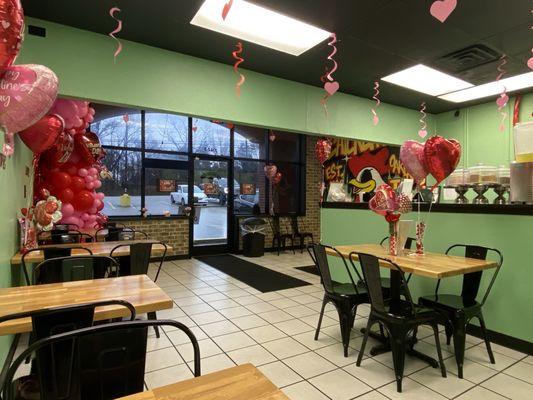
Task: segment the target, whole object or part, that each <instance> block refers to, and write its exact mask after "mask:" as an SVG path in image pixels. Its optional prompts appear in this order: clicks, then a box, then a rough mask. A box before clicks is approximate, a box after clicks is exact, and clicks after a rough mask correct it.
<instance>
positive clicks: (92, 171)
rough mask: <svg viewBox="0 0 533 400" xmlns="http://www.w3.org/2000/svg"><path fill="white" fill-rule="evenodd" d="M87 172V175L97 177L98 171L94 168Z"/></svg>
mask: <svg viewBox="0 0 533 400" xmlns="http://www.w3.org/2000/svg"><path fill="white" fill-rule="evenodd" d="M88 172H89V175H93V176H94V175H98V170H97V169H96V168H94V167H91V168H89V170H88Z"/></svg>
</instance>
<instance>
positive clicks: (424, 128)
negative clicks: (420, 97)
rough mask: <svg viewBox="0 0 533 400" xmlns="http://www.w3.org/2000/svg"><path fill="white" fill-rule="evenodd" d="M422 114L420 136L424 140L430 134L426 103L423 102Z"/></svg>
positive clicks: (421, 106) (421, 105)
mask: <svg viewBox="0 0 533 400" xmlns="http://www.w3.org/2000/svg"><path fill="white" fill-rule="evenodd" d="M420 113H421V114H422V117H420V119H419V121H420V130H419V131H418V136H420V137H421V138H422V139H423V138H425V137H426V136H427V134H428V131H427V128H428V126H427V123H426V118H427V114H426V102H425V101H423V102H422V104H420Z"/></svg>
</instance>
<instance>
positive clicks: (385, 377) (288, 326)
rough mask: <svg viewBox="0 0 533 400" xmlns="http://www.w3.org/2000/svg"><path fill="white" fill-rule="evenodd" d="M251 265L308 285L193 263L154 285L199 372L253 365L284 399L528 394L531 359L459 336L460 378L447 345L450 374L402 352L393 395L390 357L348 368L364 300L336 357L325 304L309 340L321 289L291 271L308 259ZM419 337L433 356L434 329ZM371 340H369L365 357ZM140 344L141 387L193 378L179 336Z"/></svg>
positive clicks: (531, 393)
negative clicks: (267, 285) (265, 283)
mask: <svg viewBox="0 0 533 400" xmlns="http://www.w3.org/2000/svg"><path fill="white" fill-rule="evenodd" d="M249 261H251V262H254V263H257V264H261V265H263V266H265V267H268V268H271V269H273V270H276V271H279V272H282V273H284V274H287V275H291V276H295V277H297V278H300V279H302V280H305V281H307V282H309V283H311V284H312V285H309V286H304V287H300V288H296V289H289V290H283V291H279V292H272V293H261V292H259V291H257V290H255V289H253V288H251V287H249V286H247V285H245V284H243V283H242V282H240V281H238V280H236V279H233V278H231V277H229V276H227V275H225V274H223V273H221V272H220V271H218V270H216V269H214V268H212V267H210V266H208V265H206V264H203V263H201V262H199V261H197V260H195V259H191V260H180V261H171V262H167V263H166V264H165V266H164V268H163V271H162V272H161V274H160V276H159V279H158V282H157V283H158V285H159V286H160V287H162V288H163V289H164V290H165V291H166V292H167V293H168V294H169V296H170V297H172V298H173V299H174V302H175V304H174V308H173V309H172V310H166V311H163V312H158V318H160V319H163V318H169V319H175V320H177V321H180V322H182V323H184V324H185V325H187V326H189V327H190V328H191V329H192V330H193V332H194V334H195V335H196V337H197V339H198V340H199V344H200V351H201V356H202V360H201V366H202V373H203V374H206V373H209V372H214V371H217V370H220V369H224V368H228V367H231V366H234V365H237V364H242V363H247V362H251V363H252V364H254V365H256V366H257V367H258V368H259V369H260V370H261V371H262V372H263V373H264V374H265V375H266V376H268V377H269V378H270V379H271V380H272V381H273V382H274V383H275V384H276V385H277V386H278V387H280V388H281V389H282V390H283V392H284V393H285V394H286V395H287V396H288V397H289V398H290V399H292V400H327V399H332V400H349V399H355V398H357V399H362V400H381V399H409V400H411V399H412V400H415V399H423V400H432V399H461V400H473V399H476V400H477V399H483V400H497V399H527V400H530V399H533V359H532V358H531V357H527V356H526V355H525V354H522V353H520V352H517V351H514V350H511V349H508V348H505V347H502V346H497V345H494V347H493V350H494V351H495V357H496V364H494V365H493V364H490V362H489V360H488V355H487V353H486V350H485V347H484V344H483V343H481V341H480V340H479V339H478V338H475V337H469V338H468V339H467V347H468V349H467V351H466V360H465V368H464V374H465V379H458V378H457V376H456V373H457V369H456V364H455V360H454V358H453V347H452V346H446V345H445V344H444V349H443V350H444V351H443V352H444V357H445V358H446V361H445V363H446V366H447V369H448V378H446V379H445V378H442V377H441V376H440V372H439V370H436V369H433V368H431V367H429V366H427V364H424V363H423V362H421V361H419V360H417V359H413V358H410V357H408V358H407V359H406V365H405V370H406V376H405V378H404V381H403V388H404V390H403V393H401V394H400V393H397V392H396V383H395V381H394V371H393V369H392V358H391V355H390V353H386V354H382V355H379V356H376V357H370V356H369V355H368V354H365V358H364V360H363V363H362V364H361V367H357V366H356V365H355V361H356V357H357V355H358V349H359V347H360V344H361V333H360V329H361V328H362V327H363V326H365V325H366V316H367V315H368V311H369V308H368V306H361V307H359V309H358V319H357V320H356V323H355V327H354V330H353V331H352V335H351V337H352V339H351V341H350V346H351V348H350V353H349V357H348V358H344V357H343V355H342V345H341V344H340V330H339V326H338V317H337V313H336V311H335V309H334V308H333V307H332V306H328V308H327V312H326V315H325V317H324V321H323V326H322V330H321V334H320V337H319V340H318V341H315V340H313V335H314V329H315V326H316V323H317V320H318V313H319V310H320V305H321V301H322V296H323V290H322V287H321V285H320V282H319V278H318V277H317V276H315V275H312V274H308V273H305V272H302V271H299V270H297V269H295V268H294V267H297V266H304V265H311V264H312V262H311V260H310V259H309V257H308V256H307V255H306V254H303V255H302V254H298V253H297V254H296V255H293V254H289V253H286V254H282V255H281V256H279V257H278V256H277V255H274V254H267V255H266V256H264V257H261V258H258V259H249ZM154 271H155V270H154ZM154 271H151V272H152V273H153V272H154ZM419 339H420V341H419V343H418V344H417V346H416V348H417V349H419V350H421V351H424V352H425V353H427V354H429V355H434V356H435V357H436V352H435V347H434V342H433V338H432V332H431V331H430V330H428V329H425V328H421V329H420V330H419ZM373 343H374V342H373V341H372V339H369V343H368V345H367V351H365V353H367V352H368V350H369V349H370V348H371V347H372V345H373ZM444 343H445V341H444ZM148 350H149V353H148V355H147V364H146V375H145V382H146V385H147V387H148V388H153V387H157V386H162V385H165V384H169V383H172V382H176V381H179V380H183V379H187V378H190V377H192V372H191V371H192V347H191V346H190V342H189V341H188V338H187V337H186V336H185V334H183V333H182V332H180V331H176V330H174V329H164V332H162V336H161V338H160V339H156V338H155V336H153V333H152V335H151V337H150V340H149V343H148Z"/></svg>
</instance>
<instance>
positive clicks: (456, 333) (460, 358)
mask: <svg viewBox="0 0 533 400" xmlns="http://www.w3.org/2000/svg"><path fill="white" fill-rule="evenodd" d="M465 344H466V320H465V318H464V317H463V316H456V318H455V319H454V321H453V347H454V350H455V361H456V362H457V376H458V377H459V378H461V379H462V378H463V364H464V359H465Z"/></svg>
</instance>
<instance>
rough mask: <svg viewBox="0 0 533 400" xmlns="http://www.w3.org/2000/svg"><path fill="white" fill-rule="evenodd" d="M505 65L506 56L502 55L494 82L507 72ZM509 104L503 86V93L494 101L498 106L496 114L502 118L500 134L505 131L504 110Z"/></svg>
mask: <svg viewBox="0 0 533 400" xmlns="http://www.w3.org/2000/svg"><path fill="white" fill-rule="evenodd" d="M506 64H507V55H505V54H503V55H502V56H501V57H500V63H499V64H498V67H497V69H498V72H499V74H498V76H497V77H496V82H499V81H500V80H501V79H502V77H503V76H504V75H505V74H506V73H507V70H506V69H505V65H506ZM508 102H509V95H508V94H507V88H506V87H505V86H504V87H503V91H502V93H501V94H500V96H499V97H498V98H497V99H496V105H497V106H498V112H499V113H500V115H501V116H502V119H501V121H500V132H503V131H505V120H506V119H507V116H508V114H507V111H506V110H505V106H507V103H508Z"/></svg>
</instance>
